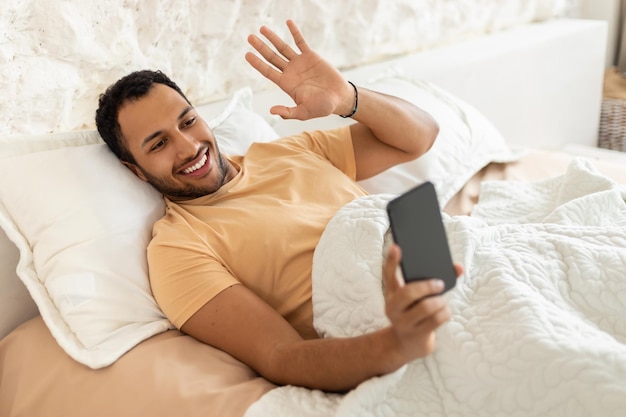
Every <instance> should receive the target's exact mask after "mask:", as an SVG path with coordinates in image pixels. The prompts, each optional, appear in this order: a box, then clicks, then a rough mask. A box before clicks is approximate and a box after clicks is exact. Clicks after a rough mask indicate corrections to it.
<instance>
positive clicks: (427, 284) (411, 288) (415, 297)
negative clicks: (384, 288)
mask: <svg viewBox="0 0 626 417" xmlns="http://www.w3.org/2000/svg"><path fill="white" fill-rule="evenodd" d="M443 289H444V283H443V281H441V280H440V279H428V280H421V281H413V282H410V283H408V284H407V285H405V286H404V287H403V288H401V289H400V290H399V291H398V294H397V298H396V300H395V302H396V304H397V306H398V307H399V308H401V309H402V310H409V309H413V308H415V307H416V306H420V305H422V306H426V307H428V306H430V304H431V300H430V299H434V300H437V299H438V298H440V297H437V296H439V295H440V294H441V293H442V291H443Z"/></svg>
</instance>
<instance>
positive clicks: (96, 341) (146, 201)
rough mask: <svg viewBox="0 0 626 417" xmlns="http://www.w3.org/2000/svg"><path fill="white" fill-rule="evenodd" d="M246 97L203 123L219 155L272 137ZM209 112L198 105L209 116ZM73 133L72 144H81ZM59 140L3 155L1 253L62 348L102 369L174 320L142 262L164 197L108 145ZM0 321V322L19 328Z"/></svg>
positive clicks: (7, 276) (4, 278) (1, 297)
mask: <svg viewBox="0 0 626 417" xmlns="http://www.w3.org/2000/svg"><path fill="white" fill-rule="evenodd" d="M251 99H252V92H251V90H249V89H244V90H242V91H240V92H238V93H237V94H235V96H234V97H233V99H232V100H230V102H229V103H228V105H227V106H226V108H225V109H224V111H223V112H222V113H221V114H219V115H218V116H217V117H214V118H213V120H211V121H210V122H209V124H210V125H212V126H213V127H214V132H215V135H216V137H217V138H218V141H220V143H222V150H223V151H224V152H228V153H239V154H240V153H245V151H246V150H247V148H248V146H249V145H250V143H251V141H252V140H256V141H269V140H273V139H275V138H277V137H278V135H277V134H276V133H275V132H274V131H273V129H272V128H271V127H270V126H269V125H268V124H267V122H266V121H265V120H264V119H263V118H262V117H261V116H259V115H257V114H255V113H253V112H252V111H251ZM205 110H206V109H203V108H202V106H201V107H199V111H201V114H202V113H204V116H205V117H208V116H210V114H208V113H207V112H206V111H205ZM243 120H245V121H246V123H242V121H243ZM77 134H80V135H84V132H80V133H77ZM51 136H55V135H51ZM70 136H71V135H70ZM241 138H244V140H241ZM74 139H75V138H70V142H69V143H70V144H73V143H76V144H79V145H80V144H82V143H84V142H83V141H82V139H79V140H77V141H73V140H74ZM41 140H42V142H41V143H40V145H42V146H43V148H44V149H49V148H51V147H54V144H53V142H54V137H51V138H49V140H48V141H46V140H44V139H43V138H42V139H41ZM97 140H99V138H97ZM34 142H36V141H33V143H34ZM44 143H45V144H44ZM58 143H59V144H60V145H61V146H62V147H61V148H60V149H56V150H48V151H42V152H36V153H31V154H27V155H21V156H12V157H10V158H5V159H2V160H0V226H1V227H2V229H3V230H4V232H5V233H6V234H7V236H8V237H9V238H10V239H11V241H13V242H14V245H13V244H11V243H9V244H8V246H7V244H6V243H7V242H6V240H4V242H3V239H2V238H3V236H1V235H0V250H1V251H2V252H3V253H2V256H3V259H4V252H7V253H9V254H10V253H11V250H13V251H14V247H15V246H17V248H18V249H19V254H20V257H19V263H18V265H17V274H18V276H19V278H20V280H21V281H22V282H23V283H24V284H25V285H26V288H27V289H28V292H29V293H30V296H31V297H32V298H33V299H34V300H35V303H36V304H37V307H38V308H39V312H40V314H41V315H42V317H43V319H44V321H45V322H46V325H47V326H48V327H49V328H50V331H51V333H52V335H53V336H54V337H55V339H56V340H57V341H58V343H59V345H60V346H61V347H62V348H63V349H64V350H65V351H66V352H67V353H68V354H69V355H70V356H71V357H73V358H74V359H75V360H77V361H78V362H81V363H83V364H85V365H87V366H89V367H91V368H100V367H104V366H107V365H109V364H111V363H113V362H114V361H115V360H117V359H118V358H119V357H120V356H121V355H123V354H124V353H125V352H126V351H128V350H129V349H131V348H132V347H133V346H135V345H136V344H137V343H139V342H141V341H142V340H144V339H146V338H148V337H150V336H152V335H154V334H157V333H159V332H162V331H164V330H166V329H167V328H169V327H171V324H170V323H169V321H168V320H167V319H165V317H164V316H163V314H162V312H161V311H160V309H159V308H158V306H157V305H156V303H155V301H154V299H153V298H152V295H151V292H150V288H149V283H148V277H147V265H146V260H145V248H146V245H147V243H148V241H149V239H150V236H151V230H152V224H153V222H154V221H156V220H157V219H158V218H160V217H161V216H162V215H163V212H164V206H163V199H162V197H161V195H160V194H159V193H158V192H157V191H156V190H154V189H153V188H152V187H151V186H149V185H148V184H146V183H144V182H142V181H140V180H139V179H138V178H136V177H135V176H134V175H133V174H132V173H131V172H130V171H129V170H128V169H126V168H125V167H123V165H122V164H121V163H120V162H119V161H118V160H117V158H116V157H115V156H114V155H113V154H112V153H111V152H110V151H109V149H108V148H107V147H106V145H104V144H95V145H85V146H73V147H63V146H65V145H67V144H68V141H67V137H65V138H64V140H62V141H60V142H58ZM8 148H11V149H8ZM17 148H19V147H18V146H13V147H11V146H8V147H7V149H8V150H7V149H5V148H2V145H0V149H3V150H4V151H5V152H2V151H0V154H2V155H4V156H9V155H15V154H17V153H19V149H17ZM26 148H28V150H31V149H32V147H28V146H27V147H26ZM16 149H17V150H16ZM28 150H27V151H28ZM11 152H13V153H11ZM11 245H13V246H11ZM7 259H13V260H15V256H13V257H12V258H10V257H9V258H7ZM9 264H10V262H9ZM2 266H3V268H5V267H6V266H5V265H2ZM0 274H1V275H0V283H1V285H2V286H5V287H8V286H12V288H15V285H14V284H12V282H13V281H12V280H13V278H14V276H15V265H14V264H13V266H12V267H11V266H10V265H9V268H8V270H5V269H3V270H0ZM7 283H8V284H7ZM5 284H7V285H5ZM18 291H19V290H18ZM6 294H10V293H5V292H4V291H3V292H2V293H0V304H1V305H3V306H4V305H5V302H6V303H7V305H9V304H10V305H12V306H13V307H14V309H13V310H12V312H16V310H19V309H20V308H22V306H21V305H18V303H16V302H14V301H12V299H8V300H6V299H5V298H8V297H5V295H6ZM22 296H23V294H22ZM31 310H32V308H31ZM29 314H30V315H31V316H32V311H31V312H30V313H29ZM15 316H20V317H22V316H23V314H22V313H19V312H16V314H13V315H12V317H15ZM0 320H1V321H2V326H3V327H2V328H4V329H10V328H13V327H15V325H16V323H14V322H12V323H7V321H6V320H5V318H4V317H3V318H0ZM13 320H15V319H13Z"/></svg>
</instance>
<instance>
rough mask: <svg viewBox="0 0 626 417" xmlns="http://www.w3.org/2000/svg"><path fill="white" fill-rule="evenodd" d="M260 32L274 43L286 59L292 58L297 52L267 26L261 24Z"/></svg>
mask: <svg viewBox="0 0 626 417" xmlns="http://www.w3.org/2000/svg"><path fill="white" fill-rule="evenodd" d="M260 32H261V34H262V35H263V36H265V37H266V38H267V40H268V41H270V42H271V43H272V45H274V48H276V50H277V51H278V52H279V53H280V54H281V55H282V56H284V57H285V58H287V59H288V60H291V59H293V57H295V56H296V55H297V54H296V52H295V51H294V50H293V49H291V47H290V46H289V45H288V44H287V42H285V41H284V40H283V39H282V38H281V37H280V36H278V35H277V34H276V33H275V32H274V31H273V30H272V29H270V28H268V27H267V26H262V27H261V29H260Z"/></svg>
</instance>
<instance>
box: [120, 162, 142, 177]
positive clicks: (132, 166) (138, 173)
mask: <svg viewBox="0 0 626 417" xmlns="http://www.w3.org/2000/svg"><path fill="white" fill-rule="evenodd" d="M121 162H122V164H123V165H124V166H125V167H126V168H128V169H130V170H131V171H132V173H133V174H135V175H136V176H137V177H139V179H140V180H142V181H145V182H148V179H147V178H146V176H145V175H143V171H141V170H140V169H139V167H138V166H137V165H135V164H133V163H131V162H126V161H121Z"/></svg>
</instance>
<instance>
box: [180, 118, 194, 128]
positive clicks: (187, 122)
mask: <svg viewBox="0 0 626 417" xmlns="http://www.w3.org/2000/svg"><path fill="white" fill-rule="evenodd" d="M195 123H196V117H195V116H191V117H189V118H188V119H185V121H184V122H183V125H182V127H183V128H185V127H189V126H193V125H194V124H195Z"/></svg>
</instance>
